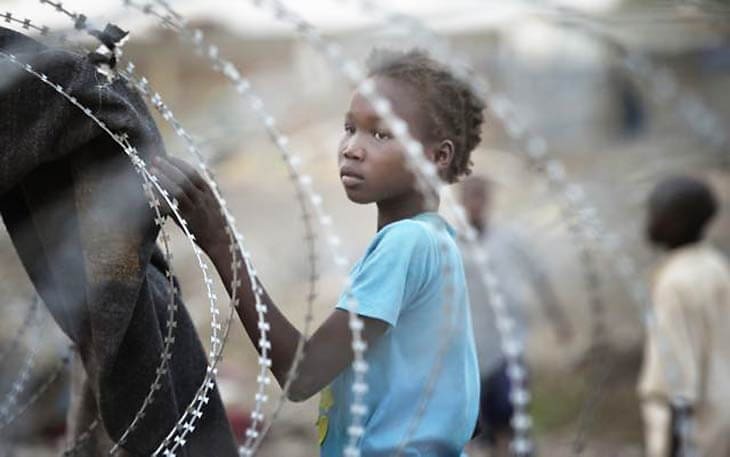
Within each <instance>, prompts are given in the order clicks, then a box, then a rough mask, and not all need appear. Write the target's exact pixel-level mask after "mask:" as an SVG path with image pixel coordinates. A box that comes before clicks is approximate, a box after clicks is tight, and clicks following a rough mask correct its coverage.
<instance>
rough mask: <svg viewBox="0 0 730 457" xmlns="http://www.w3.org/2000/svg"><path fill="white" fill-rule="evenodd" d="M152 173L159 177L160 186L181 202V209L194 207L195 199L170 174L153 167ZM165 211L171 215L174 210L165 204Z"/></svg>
mask: <svg viewBox="0 0 730 457" xmlns="http://www.w3.org/2000/svg"><path fill="white" fill-rule="evenodd" d="M152 174H154V175H155V176H156V177H157V182H158V183H159V184H160V187H162V188H163V189H165V190H166V191H167V193H168V194H169V195H170V197H172V198H174V199H175V200H177V202H178V203H179V204H180V206H181V209H183V210H185V209H190V208H193V207H194V204H193V201H192V200H191V199H190V198H189V197H188V195H187V194H186V193H185V192H184V191H183V189H182V188H181V187H180V185H179V184H178V183H177V182H175V181H173V180H172V179H170V178H169V177H168V175H167V174H166V173H165V172H164V171H162V170H160V169H158V168H154V167H153V168H152ZM162 211H163V213H165V214H167V215H171V214H172V211H171V210H170V208H169V207H167V205H164V208H163V209H162Z"/></svg>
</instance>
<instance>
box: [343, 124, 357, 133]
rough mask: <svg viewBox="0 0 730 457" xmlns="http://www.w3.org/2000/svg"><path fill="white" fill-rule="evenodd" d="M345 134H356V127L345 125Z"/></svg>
mask: <svg viewBox="0 0 730 457" xmlns="http://www.w3.org/2000/svg"><path fill="white" fill-rule="evenodd" d="M345 132H347V133H350V134H352V133H355V127H353V126H352V124H345Z"/></svg>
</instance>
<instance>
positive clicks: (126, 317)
mask: <svg viewBox="0 0 730 457" xmlns="http://www.w3.org/2000/svg"><path fill="white" fill-rule="evenodd" d="M0 50H2V51H3V52H6V53H7V52H12V53H13V54H15V55H16V56H17V57H18V59H19V60H20V61H22V62H26V63H29V64H31V65H32V66H33V68H34V69H36V70H37V71H39V72H43V73H45V74H46V75H48V79H49V80H50V81H53V82H54V83H57V84H60V85H62V86H63V87H64V88H65V90H66V91H67V92H68V93H70V94H71V95H72V96H74V97H75V98H77V99H78V100H79V101H80V102H81V103H82V104H83V105H84V106H86V107H88V108H90V109H91V110H92V111H93V112H94V114H95V115H96V116H97V117H99V118H100V119H101V120H102V121H103V122H104V123H106V125H107V126H109V128H110V129H111V130H112V131H113V132H115V133H122V132H124V133H126V134H127V135H128V138H129V141H130V143H131V144H132V145H134V146H135V147H136V148H137V149H138V151H139V154H140V156H141V157H142V158H143V159H144V160H147V159H149V158H150V157H151V156H152V155H154V154H164V147H163V144H162V140H161V137H160V134H159V132H158V131H157V129H156V127H155V124H154V121H153V120H152V118H151V116H150V114H149V112H148V111H147V109H146V107H145V105H144V103H143V101H142V100H141V98H140V97H139V96H137V95H136V94H135V93H134V92H133V91H132V90H131V89H130V88H128V87H127V86H126V85H125V84H124V83H123V82H122V81H119V80H115V81H114V82H110V81H108V80H107V79H106V78H105V77H104V76H103V75H101V74H99V73H98V72H97V70H96V68H95V67H94V66H93V65H92V64H91V62H90V61H89V59H88V58H87V57H86V56H82V55H77V54H74V53H70V52H67V51H63V50H58V49H52V48H48V47H45V46H43V45H41V44H39V43H37V42H35V41H33V40H31V39H29V38H27V37H25V36H23V35H21V34H19V33H16V32H13V31H10V30H7V29H2V28H0ZM141 184H142V180H141V177H140V176H139V175H137V174H136V173H135V172H134V169H133V167H132V165H131V162H130V161H129V159H128V158H127V157H126V156H125V154H124V152H123V151H122V149H121V148H120V147H119V146H118V145H117V144H116V143H115V142H114V141H113V140H111V139H110V138H109V136H108V135H107V134H106V133H104V132H103V131H102V130H101V129H100V128H99V127H98V126H97V125H96V124H94V123H93V122H92V121H91V120H90V119H89V118H88V117H87V116H85V115H84V114H83V113H82V112H81V110H79V109H78V107H76V106H73V105H72V104H71V103H70V102H69V101H68V100H66V99H65V98H64V97H62V96H61V95H59V94H58V93H57V92H56V91H55V90H53V88H51V87H49V86H47V85H45V84H43V83H42V82H41V81H39V80H38V79H37V78H35V77H33V76H32V75H30V74H28V73H27V72H25V71H23V70H22V69H20V68H18V67H17V66H16V65H13V64H12V63H11V62H9V61H8V60H7V59H6V58H2V57H0V213H1V214H2V218H3V221H4V223H5V225H6V227H7V230H8V232H9V234H10V237H11V239H12V242H13V244H14V246H15V249H16V251H17V253H18V256H19V258H20V260H21V262H22V264H23V266H24V268H25V269H26V271H27V273H28V275H29V276H30V278H31V280H32V282H33V285H34V286H35V288H36V290H37V291H38V293H39V294H40V296H41V298H42V299H43V301H44V302H45V303H46V305H47V307H48V309H49V311H50V312H51V314H52V315H53V317H54V319H55V320H56V322H57V323H58V325H59V326H60V327H61V329H62V330H63V331H64V332H65V333H66V334H67V335H68V336H69V337H70V338H71V339H72V340H73V342H74V343H75V345H76V347H77V349H78V357H77V359H78V360H79V361H80V364H81V366H82V369H83V371H82V372H81V373H80V376H76V375H75V376H76V377H78V378H79V379H81V380H82V381H81V383H80V384H79V386H77V387H78V391H77V392H76V393H75V398H74V399H73V403H74V404H75V407H74V408H73V414H74V417H72V418H71V424H72V427H71V429H72V432H73V433H77V434H80V433H83V432H84V431H85V430H86V429H87V428H88V426H89V424H90V423H91V422H92V421H93V420H94V419H95V418H96V417H97V416H98V417H99V418H100V426H99V427H97V428H96V429H95V430H94V436H92V438H93V439H90V440H86V441H87V442H86V443H85V444H84V445H83V446H81V447H80V448H79V451H82V452H80V453H78V454H76V455H105V454H106V452H107V451H108V447H105V446H108V444H109V443H108V440H109V439H111V440H113V441H117V440H119V438H120V437H121V435H122V433H123V432H124V430H125V429H126V428H127V426H128V425H129V424H130V423H131V422H132V420H133V418H134V416H135V413H136V411H137V410H138V409H139V407H140V406H141V404H142V401H143V399H144V397H145V396H146V395H147V392H148V390H149V387H150V383H151V382H152V380H153V379H154V377H155V370H156V368H157V366H158V364H159V362H160V354H161V351H162V348H163V344H164V342H163V338H164V334H165V333H166V326H165V322H166V315H167V311H166V309H167V306H168V305H169V303H170V300H171V291H170V285H169V280H168V279H167V277H166V273H167V265H166V264H165V262H164V260H163V257H162V255H161V254H160V252H159V249H158V248H157V246H156V243H155V240H156V237H157V230H158V229H157V228H156V226H155V225H154V223H153V218H154V213H153V212H152V210H151V209H150V207H149V205H148V203H147V200H146V198H145V195H144V193H143V191H142V186H141ZM175 304H176V305H177V306H178V310H177V327H176V329H175V333H174V334H175V341H174V344H173V345H172V358H171V359H170V361H169V370H168V371H167V373H165V374H164V375H163V376H162V379H161V387H160V390H158V391H157V392H156V394H155V397H154V398H155V400H154V402H153V403H152V404H151V405H150V407H149V408H148V410H147V413H146V415H145V416H144V417H143V419H142V420H141V421H140V422H139V425H138V426H137V427H136V428H135V430H134V432H133V433H132V434H131V435H130V436H129V438H128V440H127V441H126V443H125V444H124V446H123V447H124V449H125V450H126V451H127V453H128V454H131V455H150V454H151V453H152V452H154V450H155V449H156V447H157V446H158V445H159V443H160V442H161V440H162V439H163V438H164V437H165V436H166V435H167V434H168V433H169V431H170V430H171V429H172V427H173V426H174V424H175V422H176V421H177V418H178V417H179V416H180V415H181V414H182V413H183V411H184V410H185V408H186V407H187V405H188V403H189V402H190V401H191V400H192V398H193V396H194V393H195V392H196V390H197V388H198V386H199V384H200V383H201V381H202V379H203V376H204V374H205V371H206V358H205V352H204V349H203V346H202V345H201V343H200V341H199V339H198V337H197V334H196V331H195V328H194V327H193V324H192V322H191V320H190V317H189V315H188V314H187V312H186V311H185V308H184V307H183V306H182V303H181V301H180V297H179V295H178V296H177V297H176V298H175ZM203 413H204V414H203V417H202V418H201V419H200V420H199V421H198V422H197V425H196V429H195V431H194V432H193V433H192V434H190V435H188V438H187V444H186V445H185V447H184V448H183V449H182V450H180V451H177V454H176V455H178V456H217V457H221V456H223V457H225V456H234V455H236V449H235V444H234V439H233V436H232V434H231V431H230V426H229V424H228V421H227V420H226V417H225V413H224V409H223V405H222V402H221V400H220V397H219V394H218V392H217V390H216V389H214V390H213V391H212V393H211V395H210V400H209V403H208V404H207V406H206V407H205V409H204V411H203Z"/></svg>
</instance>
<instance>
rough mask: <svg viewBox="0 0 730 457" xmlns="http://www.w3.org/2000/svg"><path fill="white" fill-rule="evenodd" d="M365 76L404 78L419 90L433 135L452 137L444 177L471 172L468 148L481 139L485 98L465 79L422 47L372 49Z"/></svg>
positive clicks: (474, 146) (457, 177)
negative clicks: (404, 49) (452, 155)
mask: <svg viewBox="0 0 730 457" xmlns="http://www.w3.org/2000/svg"><path fill="white" fill-rule="evenodd" d="M367 68H368V76H369V77H375V76H383V77H387V78H392V79H394V80H397V81H400V82H404V83H406V84H408V85H409V86H411V87H413V88H414V89H415V90H416V92H417V93H419V94H422V95H423V98H422V100H421V104H422V105H423V107H424V111H425V112H426V113H427V115H428V118H429V119H428V120H429V121H430V123H431V125H430V127H431V129H430V130H429V131H430V132H431V134H432V136H433V137H434V139H437V140H442V139H448V140H451V141H452V142H453V144H454V157H453V159H452V161H451V164H450V165H449V168H448V170H447V172H446V176H444V178H445V179H446V180H447V181H448V182H450V183H453V182H456V181H457V180H458V179H459V178H460V177H462V176H466V175H469V174H470V173H471V168H472V165H473V164H472V161H471V151H473V150H474V148H476V146H477V145H478V144H479V143H480V142H481V140H482V123H483V122H484V114H483V111H484V108H485V104H484V101H483V100H482V99H481V98H480V97H479V96H478V95H477V94H476V93H475V92H474V91H473V90H472V88H471V87H470V86H469V84H468V83H467V82H466V81H463V80H461V79H460V78H457V77H456V76H455V75H454V74H453V73H452V72H451V71H450V70H449V68H448V67H447V66H445V65H443V64H441V63H439V62H437V61H435V60H434V59H432V58H431V57H430V56H429V55H428V53H426V52H425V51H421V50H417V49H415V50H411V51H407V52H402V51H387V50H378V49H376V50H373V51H372V53H371V54H370V56H369V57H368V59H367Z"/></svg>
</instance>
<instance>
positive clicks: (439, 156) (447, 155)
mask: <svg viewBox="0 0 730 457" xmlns="http://www.w3.org/2000/svg"><path fill="white" fill-rule="evenodd" d="M454 152H455V151H454V142H453V141H451V140H443V141H441V142H440V143H439V144H438V146H437V147H436V149H435V151H434V157H433V161H434V164H435V165H436V168H438V170H439V175H441V176H442V177H443V176H446V172H447V171H448V170H449V167H450V166H451V162H452V161H453V160H454Z"/></svg>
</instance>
